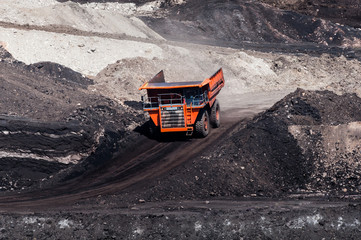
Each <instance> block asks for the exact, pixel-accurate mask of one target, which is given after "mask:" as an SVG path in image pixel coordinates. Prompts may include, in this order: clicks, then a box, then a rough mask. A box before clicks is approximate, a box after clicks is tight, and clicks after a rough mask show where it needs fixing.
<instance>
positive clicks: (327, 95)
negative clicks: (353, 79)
mask: <svg viewBox="0 0 361 240" xmlns="http://www.w3.org/2000/svg"><path fill="white" fill-rule="evenodd" d="M360 132H361V99H360V98H358V97H357V96H356V95H354V94H346V95H342V96H339V95H336V94H334V93H332V92H329V91H316V92H313V91H305V90H302V89H298V90H297V91H296V92H294V93H292V94H290V95H288V96H286V97H285V98H284V99H282V100H281V101H279V102H278V103H276V104H275V105H274V106H273V107H272V108H270V109H269V110H267V111H266V112H264V113H261V114H259V115H258V116H257V117H255V118H254V119H253V120H251V121H249V122H248V123H246V124H245V123H241V124H240V125H239V126H238V127H237V129H236V130H234V131H233V132H232V133H231V134H230V135H231V136H230V137H229V138H226V139H225V140H224V141H222V142H219V143H218V146H215V147H214V148H213V150H209V153H204V154H203V155H202V156H201V157H199V158H196V159H193V160H192V161H188V162H186V163H185V164H183V165H181V166H180V167H178V168H176V169H173V170H172V171H170V172H169V173H168V174H167V175H166V177H164V176H163V177H162V178H157V179H155V180H154V181H152V182H151V183H147V184H146V185H145V187H144V189H143V190H144V193H141V194H140V193H139V192H138V194H137V195H136V197H134V196H132V194H130V198H129V199H127V200H129V201H131V199H133V200H135V199H139V198H142V199H145V200H150V201H158V200H179V199H189V198H192V199H204V200H206V199H210V198H212V197H226V198H228V197H232V198H233V197H243V196H248V197H249V196H273V197H278V196H286V195H288V194H295V193H297V194H298V193H305V192H307V193H319V192H321V193H323V195H325V196H326V195H327V194H331V195H332V196H337V195H344V194H358V193H359V191H360V190H361V189H360V183H361V170H360V166H359V162H360V159H361V151H360V149H361V148H360V143H361V141H360V139H361V134H360ZM342 133H344V134H345V133H347V134H346V135H345V136H344V135H341V134H342ZM342 141H346V142H347V144H346V145H347V146H344V145H343V144H342Z"/></svg>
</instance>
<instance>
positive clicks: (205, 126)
mask: <svg viewBox="0 0 361 240" xmlns="http://www.w3.org/2000/svg"><path fill="white" fill-rule="evenodd" d="M195 129H196V134H197V136H199V137H203V138H204V137H207V135H208V133H209V115H208V112H207V111H206V110H203V111H202V112H200V116H199V117H198V119H197V121H196V124H195Z"/></svg>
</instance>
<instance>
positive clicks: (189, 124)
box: [186, 104, 193, 136]
mask: <svg viewBox="0 0 361 240" xmlns="http://www.w3.org/2000/svg"><path fill="white" fill-rule="evenodd" d="M186 109H187V110H186V115H187V116H186V123H187V132H186V135H187V136H192V134H193V126H192V104H191V106H190V107H187V106H186Z"/></svg>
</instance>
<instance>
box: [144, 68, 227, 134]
mask: <svg viewBox="0 0 361 240" xmlns="http://www.w3.org/2000/svg"><path fill="white" fill-rule="evenodd" d="M223 86H224V78H223V71H222V68H221V69H219V70H218V71H217V72H216V73H215V74H213V76H211V77H210V78H207V79H205V80H204V81H197V82H165V80H164V74H163V71H160V72H159V73H158V74H157V75H155V77H154V78H152V79H151V80H150V81H149V82H146V83H144V84H143V86H141V87H140V88H139V90H143V89H145V90H147V95H148V96H147V97H145V96H143V97H142V101H143V109H144V111H146V112H148V113H149V116H150V120H149V131H150V133H151V134H155V133H157V132H162V133H163V132H185V133H186V134H187V135H188V136H190V135H192V134H193V133H195V134H197V135H198V136H200V137H206V136H207V135H208V133H209V127H210V125H212V127H215V128H217V127H219V125H220V117H219V114H220V106H219V103H218V101H217V100H216V96H217V95H218V93H219V92H220V91H221V89H222V87H223Z"/></svg>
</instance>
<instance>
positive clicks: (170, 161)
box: [0, 119, 239, 212]
mask: <svg viewBox="0 0 361 240" xmlns="http://www.w3.org/2000/svg"><path fill="white" fill-rule="evenodd" d="M238 124H239V121H236V122H235V121H234V120H232V121H230V120H227V119H224V121H223V125H222V126H221V127H220V128H218V129H212V130H213V131H211V133H210V135H209V136H208V137H207V138H204V139H196V138H184V137H178V136H175V137H176V138H175V139H174V138H171V137H166V138H164V139H163V138H162V139H160V140H159V141H156V140H151V139H148V138H147V137H145V136H140V137H139V139H138V141H137V144H136V146H138V147H135V148H133V149H132V148H130V149H129V150H128V151H129V152H125V153H123V154H121V155H119V156H116V157H115V158H114V160H113V161H112V162H110V164H108V165H106V166H104V167H102V168H101V169H98V170H96V171H92V172H91V173H89V174H87V175H85V176H81V177H79V178H75V179H72V180H71V181H69V182H67V183H65V184H63V185H59V186H54V187H52V188H48V189H43V190H41V191H34V192H28V193H22V194H21V193H20V194H19V193H18V194H12V195H7V196H2V197H0V209H1V211H9V212H12V211H21V210H30V209H31V210H34V209H37V210H48V209H51V208H56V207H59V206H64V205H70V204H72V203H75V202H77V201H79V200H83V199H87V198H90V197H96V196H99V195H106V194H117V193H120V192H122V191H123V190H125V189H127V188H129V187H132V188H133V189H134V188H137V185H142V184H143V183H145V182H146V181H148V180H151V179H153V178H155V177H158V176H160V175H162V174H164V173H166V172H168V171H170V170H171V169H173V168H175V167H177V166H179V165H181V164H182V163H184V162H186V161H189V160H191V159H192V158H194V157H196V156H197V155H199V154H202V152H204V151H206V150H207V149H209V148H211V147H212V146H214V145H215V144H217V142H219V141H221V140H222V139H224V138H226V137H227V136H229V135H230V134H231V132H232V130H233V129H234V128H235V127H236V126H238Z"/></svg>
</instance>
